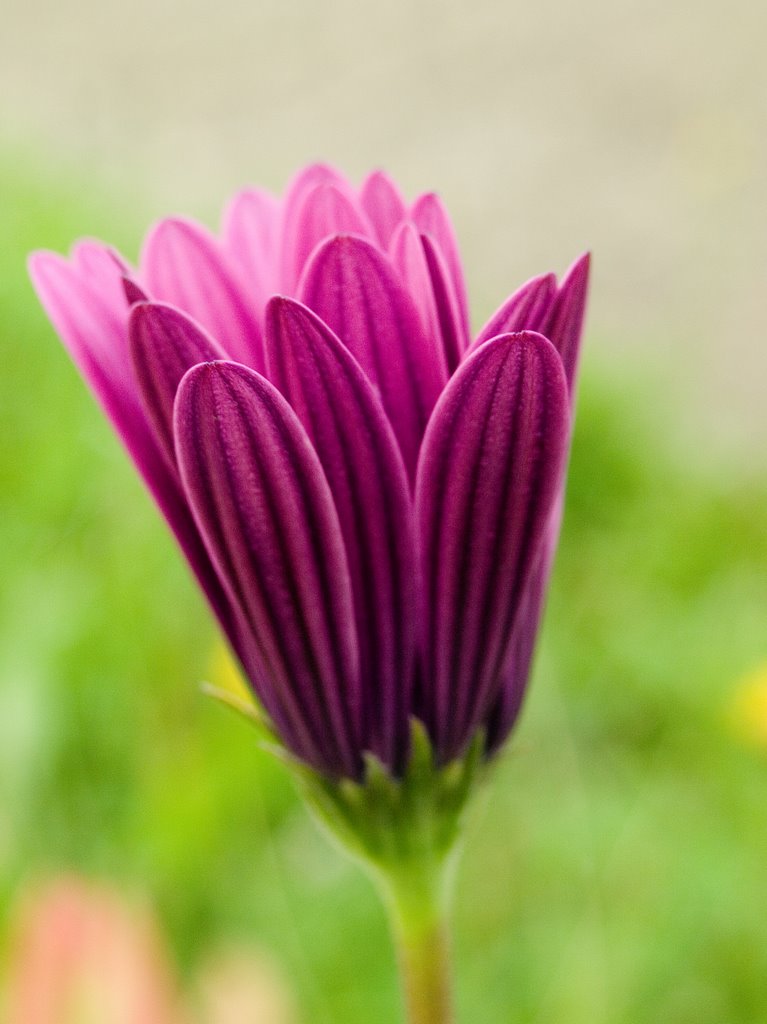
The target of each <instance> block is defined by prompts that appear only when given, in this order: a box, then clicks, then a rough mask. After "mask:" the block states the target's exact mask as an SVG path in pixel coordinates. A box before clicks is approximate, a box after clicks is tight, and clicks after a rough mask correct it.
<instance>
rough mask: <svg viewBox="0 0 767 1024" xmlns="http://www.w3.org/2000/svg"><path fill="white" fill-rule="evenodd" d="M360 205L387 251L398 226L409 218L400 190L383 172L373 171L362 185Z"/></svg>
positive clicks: (381, 244) (379, 242) (382, 246)
mask: <svg viewBox="0 0 767 1024" xmlns="http://www.w3.org/2000/svg"><path fill="white" fill-rule="evenodd" d="M360 204H361V206H362V209H363V210H364V211H365V213H366V214H367V216H368V219H369V220H370V223H371V224H372V225H373V228H374V230H375V237H376V238H377V239H378V244H379V245H380V246H381V248H382V249H384V250H385V249H387V248H388V245H389V242H390V240H391V237H392V235H393V234H394V231H395V229H396V228H397V226H398V225H399V224H400V223H401V221H403V220H404V219H405V217H406V216H407V207H406V206H405V200H404V199H403V198H402V195H401V194H400V191H399V189H398V188H397V186H396V185H395V184H394V182H393V181H392V180H391V178H390V177H389V176H388V174H384V172H383V171H373V173H372V174H369V175H368V177H367V178H366V179H365V181H364V182H363V184H362V189H361V191H360Z"/></svg>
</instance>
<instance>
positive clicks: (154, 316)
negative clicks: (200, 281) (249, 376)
mask: <svg viewBox="0 0 767 1024" xmlns="http://www.w3.org/2000/svg"><path fill="white" fill-rule="evenodd" d="M128 334H129V341H130V353H131V357H132V359H133V368H134V371H135V374H136V379H137V381H138V387H139V394H140V395H141V400H142V402H143V404H144V409H145V410H146V414H147V416H148V417H149V421H150V423H151V424H152V426H153V427H154V429H155V433H156V435H157V437H158V438H159V439H160V441H161V443H162V447H163V450H164V451H165V454H166V457H167V458H168V460H169V462H170V464H171V465H172V466H174V467H175V465H176V456H175V450H174V440H173V402H174V400H175V397H176V391H177V390H178V386H179V384H180V383H181V378H182V377H183V376H184V374H185V373H186V371H187V370H189V369H191V367H193V366H196V365H197V363H206V362H212V361H213V360H214V359H224V358H225V355H224V351H223V349H222V348H221V347H220V346H219V345H217V344H216V342H215V341H214V340H213V339H212V338H211V337H210V336H209V335H208V334H206V333H205V332H204V331H203V330H202V328H201V327H199V326H198V325H197V324H195V323H194V321H193V320H190V319H189V317H188V316H186V314H185V313H182V312H181V311H180V310H178V309H176V308H175V306H168V305H166V304H165V303H160V302H144V303H140V304H139V305H136V306H134V307H133V309H132V310H131V314H130V318H129V321H128Z"/></svg>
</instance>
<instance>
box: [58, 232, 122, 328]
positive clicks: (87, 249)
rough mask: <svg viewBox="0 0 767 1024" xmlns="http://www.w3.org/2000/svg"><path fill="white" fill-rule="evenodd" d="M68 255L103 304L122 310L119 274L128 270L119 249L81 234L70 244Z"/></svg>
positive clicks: (117, 310) (118, 310)
mask: <svg viewBox="0 0 767 1024" xmlns="http://www.w3.org/2000/svg"><path fill="white" fill-rule="evenodd" d="M71 259H72V265H73V266H74V267H75V268H76V269H77V270H79V271H80V276H81V277H82V278H83V280H85V281H87V282H88V284H89V285H90V286H91V287H92V288H93V289H94V290H95V291H97V292H98V294H99V295H100V297H101V298H102V300H104V302H106V304H107V305H109V306H111V307H112V308H113V309H114V310H115V311H116V312H119V313H120V314H122V312H123V311H124V309H125V299H124V296H123V289H122V279H121V274H125V273H126V271H127V272H128V273H130V267H129V266H128V264H127V262H126V261H125V260H124V259H123V257H122V256H121V255H120V253H119V252H117V250H116V249H113V248H112V247H111V246H109V245H104V243H103V242H99V241H96V240H95V239H90V238H85V239H82V240H81V241H79V242H76V243H75V244H74V245H73V246H72V253H71ZM118 271H119V272H118Z"/></svg>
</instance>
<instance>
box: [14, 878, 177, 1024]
mask: <svg viewBox="0 0 767 1024" xmlns="http://www.w3.org/2000/svg"><path fill="white" fill-rule="evenodd" d="M26 895H27V899H26V901H25V902H24V904H23V906H22V913H21V915H20V921H19V924H18V927H17V929H16V934H15V935H14V941H13V943H12V945H11V948H10V951H9V953H10V955H9V962H10V973H9V976H8V978H7V988H8V992H7V1017H6V1018H4V1019H6V1020H7V1022H8V1024H59V1022H64V1021H71V1022H73V1024H75V1022H77V1024H138V1022H146V1024H148V1022H152V1024H179V1022H180V1021H181V1020H182V1019H186V1018H185V1017H184V1016H183V1015H182V1013H181V1012H180V1009H179V997H178V990H177V985H176V980H175V978H174V976H173V971H172V969H171V966H170V957H169V955H168V952H167V950H166V948H165V945H164V943H163V941H162V938H161V935H160V932H159V930H158V928H157V926H156V924H155V922H154V920H153V918H152V917H151V916H150V915H149V914H148V913H146V912H145V911H136V910H134V909H133V908H131V907H130V906H128V905H127V904H126V903H125V901H124V900H122V899H121V897H120V896H119V894H118V893H116V892H114V891H113V890H111V889H109V888H107V887H103V886H98V885H95V884H93V883H90V882H87V881H85V880H83V879H80V878H77V877H61V878H56V879H53V880H51V881H49V882H47V883H46V884H45V885H42V886H41V887H39V888H38V889H36V890H34V891H33V892H32V893H28V894H26Z"/></svg>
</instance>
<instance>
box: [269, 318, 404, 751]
mask: <svg viewBox="0 0 767 1024" xmlns="http://www.w3.org/2000/svg"><path fill="white" fill-rule="evenodd" d="M266 353H267V362H268V366H269V374H270V378H271V380H273V381H274V383H275V384H276V385H277V387H279V388H280V390H281V391H282V393H283V394H284V395H285V396H286V398H287V399H288V401H289V402H290V404H291V405H292V406H293V409H294V410H295V411H296V413H297V414H298V416H299V419H300V420H301V422H302V423H303V425H304V427H305V428H306V432H307V434H308V435H309V438H310V439H311V441H312V444H313V445H314V448H315V451H316V452H317V454H318V455H319V458H320V462H321V463H322V466H323V469H324V470H325V475H326V477H327V480H328V483H329V485H330V490H331V492H332V494H333V498H334V501H335V506H336V509H337V510H338V516H339V521H340V524H341V532H342V534H343V538H344V544H345V547H346V553H347V556H348V560H349V570H350V573H351V579H352V590H353V594H354V606H355V613H356V614H355V618H356V623H357V633H358V637H359V645H360V679H361V680H362V686H363V687H364V690H363V708H364V711H365V718H364V721H363V745H364V747H365V749H367V750H372V751H373V752H374V753H375V754H377V755H378V757H379V758H381V760H382V761H383V762H384V763H385V764H387V765H389V766H390V767H392V768H394V769H395V770H396V769H397V768H398V767H399V765H400V764H401V762H402V759H403V757H404V755H405V753H406V750H407V742H408V732H409V711H410V689H411V681H412V678H413V665H414V657H415V636H414V623H415V578H416V557H415V539H414V533H413V515H412V504H411V499H410V493H409V488H408V481H407V476H406V474H405V468H404V465H403V462H402V456H401V455H400V452H399V449H398V446H397V441H396V438H395V437H394V434H393V431H392V428H391V425H390V423H389V421H388V419H387V417H386V414H385V412H384V410H383V406H382V405H381V402H380V399H379V398H378V396H377V395H376V393H375V391H374V389H373V387H372V385H371V384H370V381H369V380H368V379H367V377H366V376H365V374H364V372H363V371H362V369H361V368H360V366H359V364H358V363H357V361H356V360H355V359H354V357H353V356H352V355H351V353H350V352H349V351H348V350H347V349H346V348H345V347H344V346H343V345H342V344H341V342H340V341H339V340H338V338H336V336H335V335H334V334H333V332H332V331H331V330H330V329H329V328H328V327H327V326H326V325H325V324H324V323H323V322H322V321H321V320H320V319H319V318H318V317H316V316H315V315H314V313H312V312H311V310H309V309H307V308H306V307H305V306H302V305H301V304H300V303H298V302H294V301H293V300H292V299H283V298H275V299H272V300H271V302H270V303H269V305H268V306H267V310H266Z"/></svg>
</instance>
